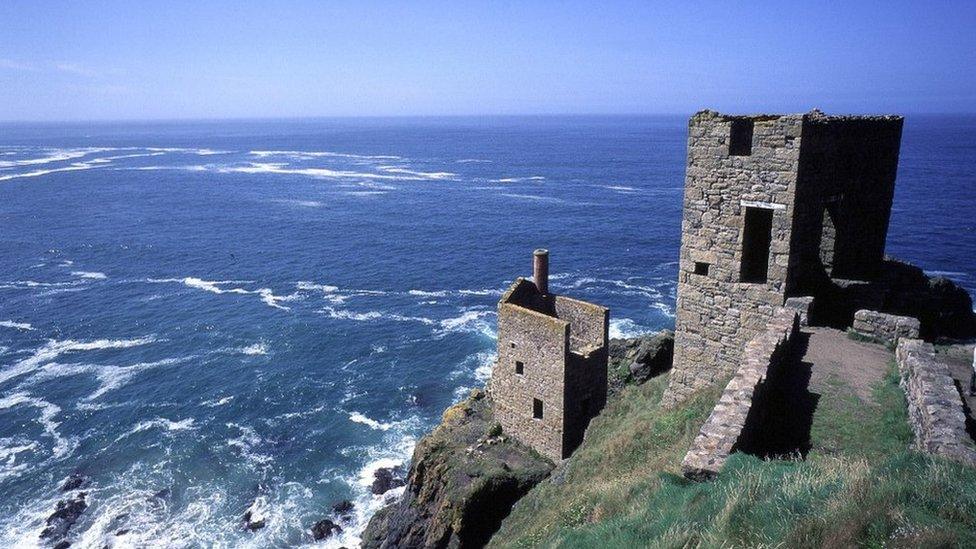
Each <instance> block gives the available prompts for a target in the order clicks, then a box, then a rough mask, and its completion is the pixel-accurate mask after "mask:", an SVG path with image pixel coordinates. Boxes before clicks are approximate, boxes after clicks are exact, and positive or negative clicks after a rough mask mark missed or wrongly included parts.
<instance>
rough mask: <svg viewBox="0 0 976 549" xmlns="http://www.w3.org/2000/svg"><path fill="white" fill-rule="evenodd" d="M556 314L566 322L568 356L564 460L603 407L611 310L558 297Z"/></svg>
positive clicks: (605, 399) (580, 440)
mask: <svg viewBox="0 0 976 549" xmlns="http://www.w3.org/2000/svg"><path fill="white" fill-rule="evenodd" d="M555 313H556V315H557V316H558V317H559V318H560V319H561V320H565V321H567V322H569V341H570V353H569V361H568V363H567V365H566V384H565V393H564V395H563V406H564V413H565V416H566V423H565V427H564V432H563V457H568V456H569V455H570V454H571V453H572V452H573V450H575V449H576V448H577V447H578V446H579V445H580V443H581V442H582V441H583V435H584V433H585V432H586V427H587V426H588V425H589V423H590V420H591V419H593V417H594V416H595V415H596V414H598V413H599V412H600V410H602V409H603V407H604V405H606V401H607V383H608V382H607V358H608V356H607V351H608V348H609V325H610V311H609V310H608V309H607V308H606V307H601V306H599V305H595V304H593V303H587V302H585V301H580V300H578V299H571V298H568V297H563V296H557V297H556V299H555Z"/></svg>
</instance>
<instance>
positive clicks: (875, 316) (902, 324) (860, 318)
mask: <svg viewBox="0 0 976 549" xmlns="http://www.w3.org/2000/svg"><path fill="white" fill-rule="evenodd" d="M920 327H921V323H919V321H918V319H917V318H912V317H910V316H897V315H891V314H887V313H879V312H878V311H869V310H867V309H861V310H860V311H857V312H856V313H854V324H852V325H851V329H852V330H854V332H855V333H858V334H860V335H862V336H865V337H871V338H874V339H877V340H879V341H882V342H884V343H886V344H888V345H895V344H896V343H898V340H899V339H900V338H903V337H906V338H910V339H917V338H918V333H919V329H920Z"/></svg>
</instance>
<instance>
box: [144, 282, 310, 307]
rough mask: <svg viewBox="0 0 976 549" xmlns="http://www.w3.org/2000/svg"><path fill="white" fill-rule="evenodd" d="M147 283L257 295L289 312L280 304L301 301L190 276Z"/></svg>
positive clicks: (271, 304)
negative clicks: (177, 284) (176, 284)
mask: <svg viewBox="0 0 976 549" xmlns="http://www.w3.org/2000/svg"><path fill="white" fill-rule="evenodd" d="M147 282H152V283H167V282H176V283H181V284H183V285H185V286H187V287H190V288H195V289H198V290H204V291H207V292H210V293H213V294H218V295H219V294H238V295H257V296H260V298H261V301H263V302H264V303H265V304H266V305H268V306H269V307H274V308H276V309H282V310H284V311H287V310H289V308H288V307H285V306H284V305H281V304H279V302H281V301H293V300H295V299H299V298H300V296H298V295H289V296H278V295H275V294H274V293H273V292H272V290H271V289H270V288H258V289H257V290H247V289H244V288H222V287H221V286H225V285H227V284H239V283H241V282H247V281H240V280H203V279H201V278H197V277H193V276H188V277H185V278H150V279H147Z"/></svg>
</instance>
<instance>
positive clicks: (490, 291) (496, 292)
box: [458, 288, 505, 295]
mask: <svg viewBox="0 0 976 549" xmlns="http://www.w3.org/2000/svg"><path fill="white" fill-rule="evenodd" d="M458 293H459V294H461V295H502V294H503V293H505V292H504V291H503V290H499V289H491V288H485V289H481V290H458Z"/></svg>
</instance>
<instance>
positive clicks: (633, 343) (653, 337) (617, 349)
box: [608, 330, 674, 393]
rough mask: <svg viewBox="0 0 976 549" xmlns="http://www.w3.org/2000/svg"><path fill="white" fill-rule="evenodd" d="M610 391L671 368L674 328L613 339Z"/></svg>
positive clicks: (639, 381) (645, 379)
mask: <svg viewBox="0 0 976 549" xmlns="http://www.w3.org/2000/svg"><path fill="white" fill-rule="evenodd" d="M609 352H610V360H609V367H608V373H609V377H610V379H609V380H608V381H609V391H610V393H615V392H617V391H619V390H620V389H621V388H623V386H624V385H627V384H637V385H640V384H641V383H644V382H645V381H647V380H648V379H651V378H652V377H654V376H656V375H659V374H662V373H664V372H666V371H668V370H670V369H671V360H672V358H673V356H674V332H672V331H670V330H664V331H662V332H658V333H656V334H646V335H642V336H640V337H633V338H627V339H611V340H610V351H609Z"/></svg>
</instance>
